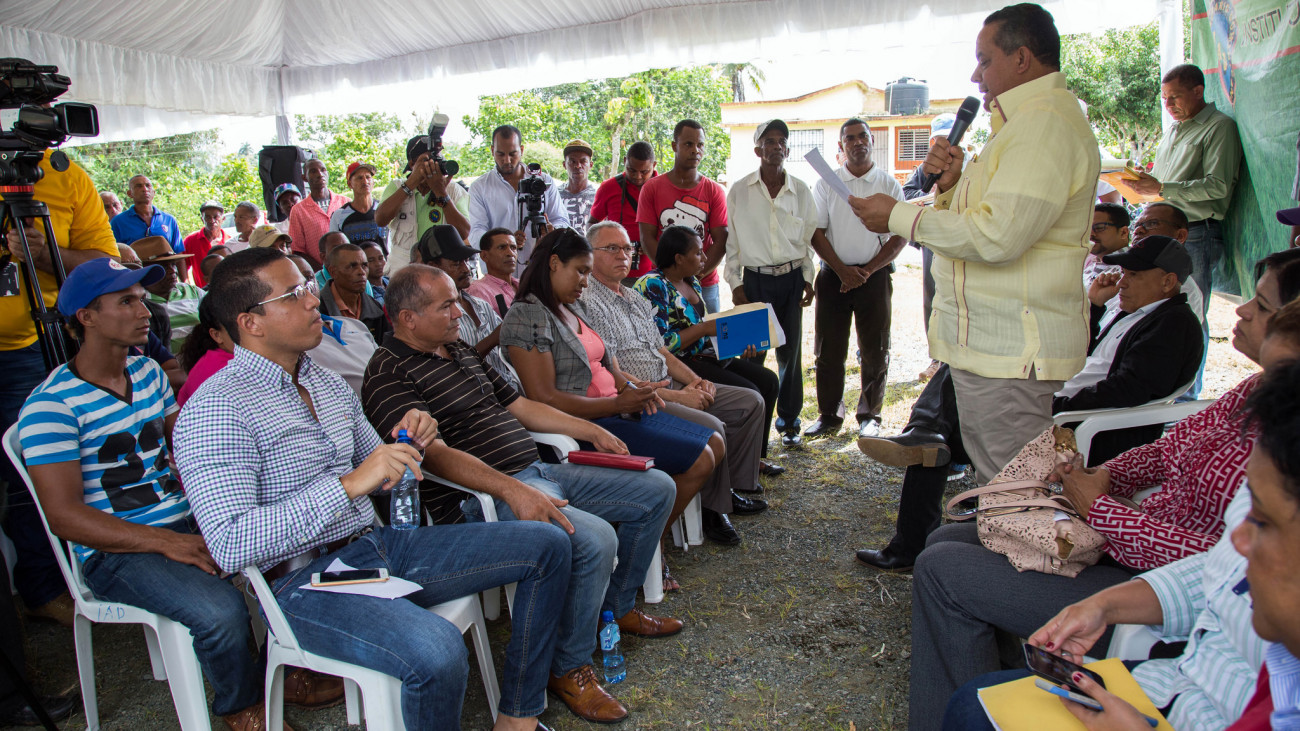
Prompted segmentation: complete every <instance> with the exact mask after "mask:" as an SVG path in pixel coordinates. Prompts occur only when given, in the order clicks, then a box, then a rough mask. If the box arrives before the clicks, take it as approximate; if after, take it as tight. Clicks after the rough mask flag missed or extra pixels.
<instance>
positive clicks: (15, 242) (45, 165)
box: [0, 60, 118, 627]
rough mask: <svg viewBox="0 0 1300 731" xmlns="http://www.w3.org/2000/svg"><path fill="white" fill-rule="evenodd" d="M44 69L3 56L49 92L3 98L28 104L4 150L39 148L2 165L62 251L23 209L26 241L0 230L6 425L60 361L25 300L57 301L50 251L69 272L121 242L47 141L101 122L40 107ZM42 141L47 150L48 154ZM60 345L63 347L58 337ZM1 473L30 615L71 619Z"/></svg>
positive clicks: (5, 76)
mask: <svg viewBox="0 0 1300 731" xmlns="http://www.w3.org/2000/svg"><path fill="white" fill-rule="evenodd" d="M6 61H15V60H6ZM46 69H49V70H50V71H53V70H54V69H53V67H35V66H32V65H31V64H30V63H28V62H26V61H21V62H19V63H18V64H15V63H4V62H0V89H13V88H14V86H11V84H14V81H15V80H16V79H17V77H18V76H20V75H23V76H27V75H31V76H34V77H36V78H38V79H39V80H40V81H41V84H40V88H42V89H44V90H45V94H44V95H43V96H31V95H29V96H28V97H26V98H22V99H17V100H14V99H12V98H10V97H9V96H5V97H4V98H0V107H3V108H13V107H17V106H20V105H22V110H21V112H20V115H19V122H17V123H15V125H14V131H13V132H0V149H4V150H6V151H9V150H24V151H26V152H20V153H19V155H20V156H22V155H30V157H31V159H32V160H33V162H34V161H35V159H36V157H37V155H39V156H40V157H39V160H40V162H39V164H38V165H35V166H33V169H30V170H28V169H24V166H23V164H22V163H21V162H17V161H14V162H8V163H2V164H0V180H3V181H4V182H6V183H17V186H15V187H21V186H22V185H31V184H33V183H34V187H33V188H32V198H33V199H34V200H35V201H38V202H40V203H44V204H45V207H46V208H47V209H48V212H49V223H50V230H51V231H52V232H53V234H54V239H55V243H56V244H57V248H58V253H57V254H54V252H53V251H52V249H54V248H55V247H51V246H49V243H48V241H47V238H46V233H45V225H44V222H43V221H41V220H40V219H39V218H26V217H23V222H22V224H23V233H24V234H25V238H26V244H25V245H24V242H23V237H21V236H20V235H19V231H18V230H17V228H16V227H14V226H13V225H12V223H11V222H9V221H8V220H6V221H5V223H4V229H3V231H0V235H3V237H4V248H3V251H0V372H3V373H4V374H5V377H4V378H3V379H0V432H3V431H5V430H7V429H8V428H9V427H10V426H13V424H14V423H15V422H17V421H18V412H19V410H20V409H21V408H22V405H23V402H24V401H26V400H27V396H28V395H29V394H30V393H31V392H32V389H34V388H35V387H36V386H38V385H40V383H41V381H43V380H44V379H45V376H46V375H47V374H49V372H50V370H51V369H52V367H53V365H54V364H47V360H46V357H45V355H44V354H43V352H42V351H43V348H42V343H41V342H39V339H38V330H37V327H36V323H35V321H34V319H33V316H32V304H31V303H32V302H33V301H34V300H32V299H29V296H34V291H33V289H32V285H33V284H35V285H37V286H38V287H39V291H40V297H41V299H42V300H43V301H44V304H45V307H47V308H48V309H49V310H53V309H54V305H55V302H56V300H57V298H58V294H59V278H58V277H57V275H56V272H57V271H58V269H59V266H58V265H57V263H56V261H55V260H54V258H53V257H54V256H57V257H58V259H59V260H60V261H61V262H62V270H63V271H64V272H71V271H72V270H73V269H75V268H76V267H77V266H79V265H80V264H83V263H85V262H87V261H90V260H92V259H97V258H100V257H106V256H108V257H113V258H117V256H118V250H117V243H116V241H115V240H114V238H113V231H112V229H111V228H110V227H109V223H108V215H107V214H106V213H105V212H104V202H103V200H101V199H100V197H99V192H98V191H97V190H96V189H95V184H94V183H93V182H92V181H91V179H90V176H89V175H87V174H86V171H85V170H82V169H81V167H79V166H78V165H77V164H75V163H73V162H70V161H69V160H68V159H67V158H66V157H65V156H64V155H63V153H62V152H58V151H51V150H44V148H45V147H48V146H49V145H52V144H59V143H61V142H63V141H64V140H65V139H66V138H67V135H68V134H74V133H79V134H89V135H91V136H93V134H95V133H96V132H97V131H98V122H97V121H94V122H93V124H92V126H93V127H94V131H93V132H87V131H84V130H73V131H71V132H70V131H69V130H68V129H67V127H68V123H67V119H66V118H65V117H64V116H63V115H62V114H58V113H57V112H61V111H62V110H60V109H59V108H58V107H54V108H44V107H39V106H36V105H44V104H48V103H49V102H50V101H51V100H53V99H54V98H55V97H57V96H58V95H59V94H61V93H62V92H63V91H66V90H67V84H68V80H67V77H60V76H58V75H57V74H53V73H43V72H44V71H45V70H46ZM58 87H61V88H58ZM51 88H53V89H54V91H53V92H51V91H50V89H51ZM11 102H12V103H11ZM60 106H62V105H60ZM92 111H93V109H92ZM46 115H48V116H49V117H50V118H52V119H57V122H55V123H54V124H53V125H52V127H51V128H49V129H48V130H47V131H45V132H43V134H44V136H45V137H48V138H49V139H44V138H42V139H39V140H38V139H37V138H36V137H34V136H33V135H32V131H31V130H23V129H22V127H23V126H24V124H23V118H24V116H26V117H27V118H28V119H33V118H35V117H40V116H46ZM38 142H40V143H42V144H38ZM41 150H44V153H43V154H41V152H40V151H41ZM60 169H61V170H62V172H60ZM0 197H3V198H4V204H0V207H3V208H4V209H5V218H6V219H8V218H9V215H10V208H9V206H11V205H12V206H13V207H14V208H15V209H16V208H17V207H18V206H19V205H20V204H21V203H22V198H23V196H22V195H21V194H16V193H6V194H4V195H3V196H0ZM28 261H30V262H31V264H32V265H33V266H34V267H35V269H36V278H35V279H36V281H35V282H30V281H26V278H27V273H26V269H25V266H26V262H28ZM47 332H48V334H49V335H50V336H53V337H58V338H60V339H62V332H61V328H57V327H55V328H51V329H50V330H49V331H47ZM59 345H60V347H61V346H62V343H60V344H59ZM0 479H3V480H4V481H5V483H7V485H8V491H9V509H8V512H7V514H6V515H5V518H4V530H5V533H7V534H8V535H9V538H10V539H11V540H13V542H14V546H15V548H16V549H17V565H16V566H15V568H14V583H15V585H16V586H17V587H18V593H19V594H20V595H21V596H22V598H23V603H24V604H25V605H26V607H27V615H28V616H29V617H33V618H39V619H46V620H52V621H57V622H59V623H61V624H64V625H66V626H68V627H71V626H72V608H73V604H72V597H71V596H69V595H68V593H67V587H66V586H65V585H64V583H63V577H62V575H61V574H60V573H59V567H58V564H57V563H55V560H54V554H53V552H52V551H51V549H50V543H49V540H48V539H47V538H46V537H45V529H44V527H43V526H42V525H41V519H40V516H39V515H38V514H37V512H36V506H35V505H34V504H33V503H32V498H31V496H30V495H29V494H28V493H27V489H26V487H24V485H23V481H22V479H20V478H19V476H18V474H17V473H16V472H15V471H14V468H13V465H12V464H11V463H10V462H9V460H7V459H0Z"/></svg>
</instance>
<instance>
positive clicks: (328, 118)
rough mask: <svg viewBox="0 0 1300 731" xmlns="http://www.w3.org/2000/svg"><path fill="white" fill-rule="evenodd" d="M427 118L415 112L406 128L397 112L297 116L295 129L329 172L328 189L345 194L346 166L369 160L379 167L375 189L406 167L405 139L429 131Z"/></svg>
mask: <svg viewBox="0 0 1300 731" xmlns="http://www.w3.org/2000/svg"><path fill="white" fill-rule="evenodd" d="M428 125H429V121H428V120H427V119H421V118H419V117H418V116H416V115H415V114H412V115H411V116H410V119H408V120H407V122H406V125H405V127H404V126H403V124H402V118H401V117H399V116H398V115H396V114H383V113H380V112H364V113H358V114H342V115H333V114H324V115H319V116H305V115H301V114H299V115H296V116H295V117H294V132H295V133H296V134H297V136H298V140H299V141H300V144H301V145H302V146H303V147H306V148H308V149H310V150H312V151H313V152H315V153H316V157H318V158H320V160H321V161H322V162H324V163H325V169H326V170H327V171H329V175H330V188H331V189H332V190H334V191H341V192H343V193H344V194H347V177H346V175H347V169H348V166H349V165H351V164H352V163H354V162H357V161H360V162H368V163H370V164H371V165H374V166H375V168H376V169H377V170H378V173H377V174H376V175H375V192H376V193H379V192H381V191H382V190H383V189H384V186H385V185H387V184H388V181H389V180H391V179H392V178H393V177H394V176H397V175H399V174H401V171H402V169H403V168H404V167H406V141H407V140H408V139H410V138H411V137H414V136H415V135H418V134H423V133H424V132H425V131H427V130H428Z"/></svg>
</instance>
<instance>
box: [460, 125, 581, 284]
mask: <svg viewBox="0 0 1300 731" xmlns="http://www.w3.org/2000/svg"><path fill="white" fill-rule="evenodd" d="M523 155H524V146H523V138H522V137H521V136H520V134H519V130H518V129H517V128H515V127H513V126H511V125H508V124H503V125H501V126H500V127H497V128H496V129H495V130H493V131H492V159H493V161H495V162H496V167H495V168H494V169H493V170H492V171H491V172H489V173H485V174H483V175H480V176H479V178H478V180H475V181H474V183H473V184H472V185H470V186H469V222H470V232H469V245H470V246H472V247H474V248H478V246H479V239H481V238H483V234H484V233H486V232H487V231H488V229H493V228H497V227H501V228H506V229H509V230H511V231H514V232H515V241H517V242H519V264H518V270H519V271H518V272H516V274H519V273H522V272H523V270H524V267H525V266H527V265H528V258H529V257H530V256H532V254H533V246H534V244H536V242H537V239H539V238H541V237H542V236H545V235H546V234H547V233H549V232H551V231H553V230H555V229H557V228H568V227H569V214H568V213H566V212H565V210H564V206H563V205H562V204H561V203H560V196H559V193H558V191H557V190H556V186H555V181H554V180H552V179H551V176H549V175H547V174H546V173H543V172H541V168H540V167H538V166H537V165H536V164H535V163H534V164H533V165H529V166H525V165H524V164H523V161H522V160H523Z"/></svg>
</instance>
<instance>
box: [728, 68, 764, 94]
mask: <svg viewBox="0 0 1300 731" xmlns="http://www.w3.org/2000/svg"><path fill="white" fill-rule="evenodd" d="M722 73H723V74H725V75H726V77H727V79H728V80H730V81H731V100H732V101H733V102H743V101H745V87H746V86H752V87H754V91H757V92H759V93H760V94H761V93H762V92H763V82H764V81H767V74H766V73H764V72H763V69H761V68H759V67H758V66H755V65H754V64H752V63H749V62H745V63H724V64H722Z"/></svg>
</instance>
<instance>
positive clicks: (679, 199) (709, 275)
mask: <svg viewBox="0 0 1300 731" xmlns="http://www.w3.org/2000/svg"><path fill="white" fill-rule="evenodd" d="M673 154H674V159H673V169H672V170H669V171H668V172H667V173H664V174H663V175H659V176H657V177H655V178H652V179H651V180H650V182H648V183H646V184H645V187H643V188H642V189H641V200H640V204H639V205H638V207H637V213H636V222H637V226H638V227H639V228H640V229H641V251H642V256H649V257H650V259H651V261H653V260H654V255H655V246H656V245H657V244H658V243H659V234H660V232H662V231H663V230H664V229H665V228H667V227H669V226H686V227H688V228H693V229H695V233H697V234H699V236H700V243H701V244H702V245H703V246H704V276H702V277H701V278H700V286H701V287H702V288H703V289H704V302H705V304H706V305H708V308H709V311H710V312H717V311H718V309H719V300H718V272H717V268H718V265H719V264H720V263H721V262H722V256H723V255H724V254H726V253H727V194H726V192H725V191H723V190H722V186H721V185H718V184H717V183H715V182H713V181H712V180H710V179H708V178H706V177H704V176H703V175H701V174H700V161H701V160H703V159H704V128H703V127H701V126H700V123H699V122H696V121H695V120H693V119H683V120H682V121H680V122H678V123H677V126H676V127H675V128H674V129H673Z"/></svg>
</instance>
